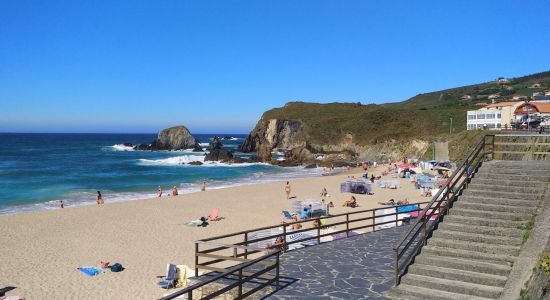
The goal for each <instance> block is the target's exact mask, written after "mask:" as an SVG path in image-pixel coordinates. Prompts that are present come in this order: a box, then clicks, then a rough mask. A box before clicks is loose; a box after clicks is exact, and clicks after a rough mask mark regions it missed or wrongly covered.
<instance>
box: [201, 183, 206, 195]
mask: <svg viewBox="0 0 550 300" xmlns="http://www.w3.org/2000/svg"><path fill="white" fill-rule="evenodd" d="M204 191H206V180H203V181H202V183H201V192H204Z"/></svg>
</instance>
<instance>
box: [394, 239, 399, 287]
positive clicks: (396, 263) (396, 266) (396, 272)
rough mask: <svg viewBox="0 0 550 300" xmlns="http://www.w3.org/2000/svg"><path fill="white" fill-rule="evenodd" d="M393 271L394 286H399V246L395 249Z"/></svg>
mask: <svg viewBox="0 0 550 300" xmlns="http://www.w3.org/2000/svg"><path fill="white" fill-rule="evenodd" d="M393 270H394V272H395V285H396V286H397V285H399V246H397V248H396V249H395V261H394V263H393Z"/></svg>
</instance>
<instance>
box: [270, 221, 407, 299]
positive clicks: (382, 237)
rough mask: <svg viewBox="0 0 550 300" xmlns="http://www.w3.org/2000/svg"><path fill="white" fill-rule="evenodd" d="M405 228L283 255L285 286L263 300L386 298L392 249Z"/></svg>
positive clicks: (282, 274)
mask: <svg viewBox="0 0 550 300" xmlns="http://www.w3.org/2000/svg"><path fill="white" fill-rule="evenodd" d="M407 228H408V226H403V227H398V228H392V229H386V230H383V231H378V232H374V233H367V234H362V235H359V236H355V237H350V238H347V239H341V240H338V241H334V242H329V243H324V244H321V245H317V246H313V247H308V248H303V249H299V250H295V251H291V252H287V253H285V254H283V255H282V256H281V276H282V277H283V279H282V282H281V283H282V285H283V286H284V287H283V288H282V289H280V290H279V291H277V292H276V293H274V294H272V295H270V296H268V297H267V298H266V299H331V300H332V299H387V298H386V297H385V296H384V295H383V294H384V293H385V292H387V291H389V289H390V288H391V287H392V286H393V283H394V273H393V261H394V259H393V256H394V252H393V249H392V247H393V245H394V244H395V243H396V242H397V241H398V239H399V237H400V236H401V234H402V233H403V232H404V231H405V230H406V229H407ZM284 282H286V284H285V283H284ZM285 285H286V286H285Z"/></svg>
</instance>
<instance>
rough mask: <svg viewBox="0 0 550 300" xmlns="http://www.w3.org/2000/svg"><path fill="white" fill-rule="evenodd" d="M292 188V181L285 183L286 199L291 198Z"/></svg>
mask: <svg viewBox="0 0 550 300" xmlns="http://www.w3.org/2000/svg"><path fill="white" fill-rule="evenodd" d="M291 190H292V189H291V188H290V182H288V181H287V182H286V184H285V194H286V200H288V199H290V191H291Z"/></svg>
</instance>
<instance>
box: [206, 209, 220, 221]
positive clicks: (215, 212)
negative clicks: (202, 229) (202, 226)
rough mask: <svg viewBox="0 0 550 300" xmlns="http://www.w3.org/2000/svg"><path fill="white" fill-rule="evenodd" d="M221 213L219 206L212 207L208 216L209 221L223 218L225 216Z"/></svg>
mask: <svg viewBox="0 0 550 300" xmlns="http://www.w3.org/2000/svg"><path fill="white" fill-rule="evenodd" d="M219 214H220V209H219V208H212V212H211V213H210V215H209V216H208V221H219V220H221V219H223V217H220V216H219Z"/></svg>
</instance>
